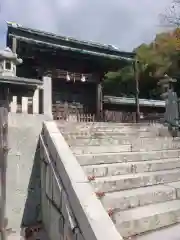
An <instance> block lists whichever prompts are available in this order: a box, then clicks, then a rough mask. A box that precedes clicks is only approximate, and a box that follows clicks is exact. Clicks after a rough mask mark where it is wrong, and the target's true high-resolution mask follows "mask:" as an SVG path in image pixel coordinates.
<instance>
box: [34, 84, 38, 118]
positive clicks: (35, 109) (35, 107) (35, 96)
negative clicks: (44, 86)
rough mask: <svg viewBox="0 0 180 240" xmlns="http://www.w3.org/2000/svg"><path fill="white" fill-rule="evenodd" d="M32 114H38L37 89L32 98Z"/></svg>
mask: <svg viewBox="0 0 180 240" xmlns="http://www.w3.org/2000/svg"><path fill="white" fill-rule="evenodd" d="M33 114H39V88H36V90H35V91H34V96H33Z"/></svg>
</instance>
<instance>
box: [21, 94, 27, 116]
mask: <svg viewBox="0 0 180 240" xmlns="http://www.w3.org/2000/svg"><path fill="white" fill-rule="evenodd" d="M22 113H28V97H22Z"/></svg>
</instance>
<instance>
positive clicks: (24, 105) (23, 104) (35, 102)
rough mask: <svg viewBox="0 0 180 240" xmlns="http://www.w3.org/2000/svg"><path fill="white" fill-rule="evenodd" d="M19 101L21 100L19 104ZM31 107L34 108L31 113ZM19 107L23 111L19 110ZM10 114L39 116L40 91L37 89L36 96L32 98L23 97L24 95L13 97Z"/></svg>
mask: <svg viewBox="0 0 180 240" xmlns="http://www.w3.org/2000/svg"><path fill="white" fill-rule="evenodd" d="M18 99H19V100H20V101H19V102H18ZM29 103H30V104H29ZM29 105H31V106H32V107H31V109H32V110H31V111H29ZM19 107H20V108H21V109H19ZM10 112H12V113H17V112H21V113H32V114H39V89H38V88H37V89H36V90H35V91H34V94H33V96H32V97H28V96H22V95H19V96H12V99H11V102H10Z"/></svg>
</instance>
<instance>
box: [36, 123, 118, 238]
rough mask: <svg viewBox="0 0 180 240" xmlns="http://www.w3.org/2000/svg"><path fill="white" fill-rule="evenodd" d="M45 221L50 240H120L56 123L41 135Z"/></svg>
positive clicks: (45, 125)
mask: <svg viewBox="0 0 180 240" xmlns="http://www.w3.org/2000/svg"><path fill="white" fill-rule="evenodd" d="M40 153H41V201H42V204H41V205H42V221H43V223H44V226H45V230H46V232H47V233H48V235H49V238H50V240H51V239H53V240H56V239H57V240H59V239H68V240H74V239H76V240H106V239H108V240H109V239H113V240H120V239H122V238H121V236H120V235H119V233H118V232H117V230H116V228H115V226H114V224H113V222H112V220H111V219H110V217H109V216H108V214H107V212H106V211H105V209H104V207H103V206H102V204H101V202H100V200H98V199H97V197H96V195H95V193H94V191H93V189H92V187H91V185H90V184H89V181H88V179H87V177H86V175H85V173H84V171H83V169H82V167H81V166H80V165H79V163H78V162H77V160H76V157H75V156H74V155H73V153H72V152H71V150H70V148H69V146H68V145H67V143H66V141H65V140H64V138H63V136H62V135H61V133H60V131H59V129H58V127H57V126H56V123H55V122H51V121H49V122H45V123H44V125H43V132H42V134H41V136H40Z"/></svg>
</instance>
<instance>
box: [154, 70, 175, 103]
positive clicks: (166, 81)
mask: <svg viewBox="0 0 180 240" xmlns="http://www.w3.org/2000/svg"><path fill="white" fill-rule="evenodd" d="M175 82H177V80H176V79H174V78H171V77H169V76H168V75H167V74H165V75H164V77H163V78H162V79H160V80H159V82H158V85H159V86H160V87H161V91H162V94H161V98H162V99H163V100H165V99H167V97H168V93H169V91H171V92H173V91H174V83H175Z"/></svg>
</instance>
